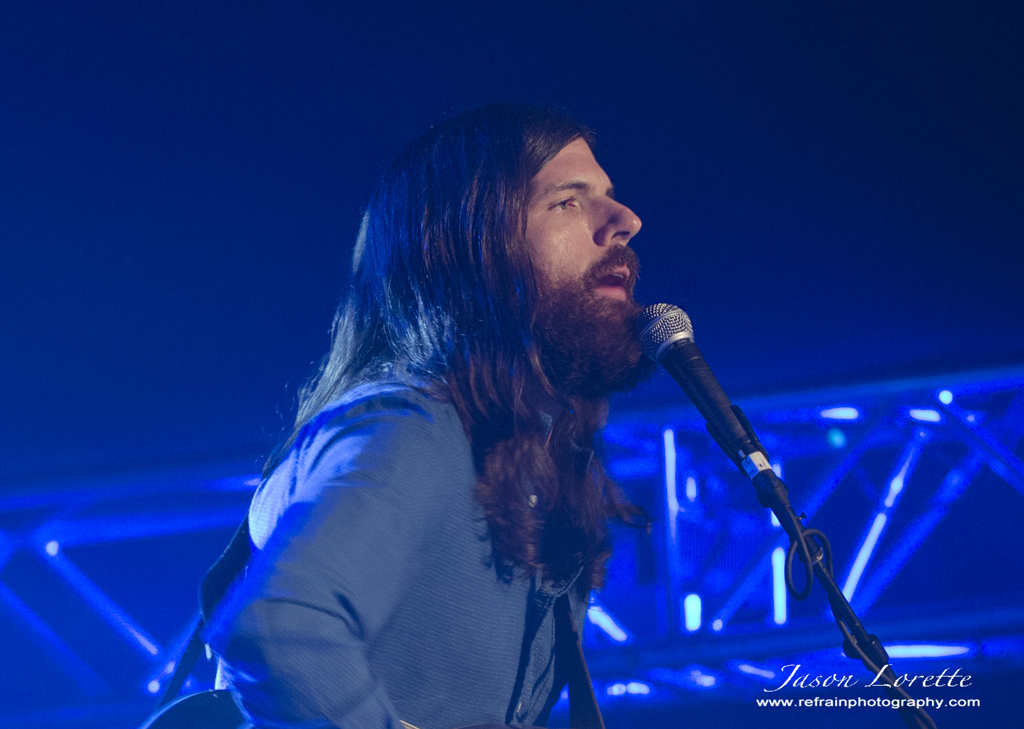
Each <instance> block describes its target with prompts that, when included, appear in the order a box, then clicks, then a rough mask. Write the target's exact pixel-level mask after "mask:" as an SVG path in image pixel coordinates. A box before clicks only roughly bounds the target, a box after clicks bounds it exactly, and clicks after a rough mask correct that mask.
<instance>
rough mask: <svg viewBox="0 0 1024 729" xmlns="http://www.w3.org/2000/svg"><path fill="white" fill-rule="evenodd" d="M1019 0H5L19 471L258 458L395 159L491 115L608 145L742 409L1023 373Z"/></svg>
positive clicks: (5, 433)
mask: <svg viewBox="0 0 1024 729" xmlns="http://www.w3.org/2000/svg"><path fill="white" fill-rule="evenodd" d="M783 6H784V7H783ZM1022 7H1024V6H1022V5H1021V4H1020V3H1014V2H1003V3H998V2H974V1H972V2H960V3H951V2H857V3H840V2H824V3H821V2H798V3H784V4H782V3H738V2H721V1H719V0H716V1H715V2H706V3H697V2H674V3H667V2H666V3H632V4H627V3H621V4H617V5H614V6H613V5H600V4H587V3H571V4H560V3H533V2H527V3H523V2H517V3H507V2H498V3H491V4H485V3H469V2H467V3H441V4H432V3H407V4H406V3H377V4H370V3H366V4H360V5H356V4H352V3H324V2H291V3H266V2H214V3H170V2H152V1H151V2H146V3H128V2H120V3H114V2H90V3H86V2H67V3H65V2H60V3H58V2H53V1H52V0H30V1H25V0H6V1H5V2H4V3H3V4H2V6H0V245H2V250H3V256H2V259H0V260H2V264H0V312H2V314H0V316H2V330H0V347H2V354H0V357H2V359H0V366H2V369H0V406H2V418H0V428H2V430H0V476H2V478H3V480H4V481H5V482H6V483H7V484H8V485H11V484H14V485H16V486H19V487H25V486H29V487H31V486H32V484H42V483H46V482H52V481H54V480H60V479H62V478H65V477H67V476H70V475H76V474H83V473H88V472H93V473H95V472H102V471H104V470H111V469H122V468H125V467H128V466H133V467H134V466H136V465H157V466H159V464H162V463H163V464H166V463H180V462H184V461H197V460H202V459H204V458H214V457H216V458H223V457H224V456H225V454H232V455H234V456H237V458H239V459H240V460H241V461H242V462H245V463H249V464H251V466H252V470H256V467H257V466H256V464H257V463H258V459H259V456H260V455H261V454H263V455H265V454H266V453H267V451H268V450H269V448H270V447H271V446H272V444H273V443H274V442H275V441H276V440H277V438H278V437H279V435H280V433H281V429H282V427H283V426H284V424H285V423H286V422H287V421H289V420H290V418H291V415H292V412H293V407H294V397H295V391H296V388H297V387H298V385H299V384H300V383H301V382H302V381H303V380H304V379H305V378H306V377H307V376H308V375H309V374H310V372H311V371H312V367H313V363H314V362H315V361H316V360H318V359H319V357H320V356H321V355H322V354H323V352H324V351H325V350H326V347H327V344H328V329H329V326H330V322H331V317H332V313H333V309H334V306H335V304H336V302H337V300H338V298H339V296H340V294H341V292H342V290H343V287H344V285H345V278H346V269H347V264H348V256H349V251H350V249H351V242H352V240H353V239H354V237H355V234H356V230H357V228H358V222H359V216H360V211H361V208H362V206H363V205H364V204H365V201H366V199H367V195H368V191H369V188H370V186H371V184H372V182H373V180H374V177H375V175H376V173H377V170H378V169H379V166H380V165H381V164H382V163H384V162H385V161H387V160H388V159H389V158H390V157H392V156H393V155H394V154H395V153H396V152H397V151H398V150H399V149H400V148H401V146H402V145H403V144H404V143H405V142H406V141H408V140H409V139H410V138H412V137H413V136H415V135H417V134H418V133H420V132H421V131H422V130H423V129H425V128H426V127H427V126H428V125H430V124H431V123H434V122H436V121H437V120H439V119H441V118H444V117H445V116H447V115H450V114H452V113H454V112H456V111H459V110H461V109H464V108H466V107H469V106H473V105H476V104H478V103H483V102H486V101H493V100H525V101H533V102H542V103H555V104H559V105H563V106H565V107H567V108H569V109H570V110H571V111H573V112H574V113H576V114H577V115H579V116H580V117H581V118H582V119H583V120H584V121H586V122H588V123H589V124H590V125H591V126H593V128H594V129H595V130H596V132H597V135H598V147H597V156H598V159H599V160H600V161H601V163H602V164H603V165H604V166H605V168H606V169H607V170H608V172H609V174H610V175H611V177H612V179H613V181H614V182H615V185H616V188H617V191H618V195H619V198H620V199H622V200H623V201H624V202H626V203H627V204H628V205H629V206H630V207H632V208H633V209H634V210H635V211H636V212H637V213H638V214H639V215H640V217H641V218H642V219H643V221H644V230H643V231H642V232H641V234H640V235H639V237H638V238H636V239H635V243H634V245H635V248H636V250H637V251H638V253H639V254H640V257H641V260H642V261H643V264H644V268H643V273H642V277H641V278H642V281H641V284H640V287H639V288H638V292H637V293H638V297H639V298H641V299H642V300H644V301H648V302H654V301H661V300H664V301H669V302H672V303H676V304H678V305H680V306H682V307H683V308H684V309H686V310H687V311H689V312H690V314H691V315H692V317H693V319H694V322H695V324H696V330H697V337H698V342H699V343H700V344H701V346H702V349H703V350H704V352H705V354H706V356H707V357H708V359H709V361H710V362H711V364H712V366H713V367H714V368H715V370H716V372H717V373H718V375H719V379H720V380H722V382H723V384H724V385H725V387H726V389H727V391H730V392H733V393H737V394H741V395H742V394H744V393H746V394H761V393H765V392H772V391H779V390H786V389H801V388H804V387H809V386H811V385H817V384H825V383H845V382H853V381H860V380H870V379H879V378H890V377H904V376H912V375H920V374H929V373H935V372H953V371H963V370H970V369H977V368H982V367H988V366H993V365H1000V364H1007V363H1020V362H1024V334H1022V329H1021V321H1022V318H1024V293H1022V287H1021V284H1020V279H1021V274H1022V272H1024V220H1022V219H1024V175H1022V170H1024V134H1022V132H1024V124H1022V118H1024V74H1022V65H1024V64H1022V58H1021V55H1022V52H1021V48H1022V47H1024V43H1022V38H1024V35H1022V32H1021V31H1022V17H1024V11H1022Z"/></svg>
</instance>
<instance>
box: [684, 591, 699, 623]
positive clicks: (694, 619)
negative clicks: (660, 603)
mask: <svg viewBox="0 0 1024 729" xmlns="http://www.w3.org/2000/svg"><path fill="white" fill-rule="evenodd" d="M683 616H684V619H685V621H686V629H687V630H688V631H690V632H691V633H693V632H695V631H697V630H700V595H697V594H694V593H690V594H689V595H687V596H686V597H685V598H684V599H683Z"/></svg>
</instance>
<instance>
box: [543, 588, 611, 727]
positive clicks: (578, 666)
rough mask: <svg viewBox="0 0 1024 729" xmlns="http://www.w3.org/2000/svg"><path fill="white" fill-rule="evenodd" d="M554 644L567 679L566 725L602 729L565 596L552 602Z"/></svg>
mask: <svg viewBox="0 0 1024 729" xmlns="http://www.w3.org/2000/svg"><path fill="white" fill-rule="evenodd" d="M555 643H556V644H557V645H556V650H557V651H558V656H559V657H560V658H562V659H563V660H564V661H565V666H566V669H567V670H566V673H567V675H568V677H569V726H571V727H572V728H573V729H605V727H604V719H603V718H602V717H601V708H600V707H599V706H598V705H597V696H595V695H594V684H593V683H592V682H591V680H590V671H589V670H587V660H586V659H585V658H584V657H583V643H582V642H581V641H580V634H579V633H578V632H576V625H575V623H574V622H573V619H572V608H571V607H570V605H569V596H568V595H562V596H561V597H559V598H558V599H557V600H555Z"/></svg>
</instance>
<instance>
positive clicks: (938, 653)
mask: <svg viewBox="0 0 1024 729" xmlns="http://www.w3.org/2000/svg"><path fill="white" fill-rule="evenodd" d="M885 652H886V653H888V654H889V657H890V658H943V657H945V656H964V655H967V654H969V653H970V652H971V647H970V646H967V645H938V644H933V643H919V644H915V645H887V646H886V647H885Z"/></svg>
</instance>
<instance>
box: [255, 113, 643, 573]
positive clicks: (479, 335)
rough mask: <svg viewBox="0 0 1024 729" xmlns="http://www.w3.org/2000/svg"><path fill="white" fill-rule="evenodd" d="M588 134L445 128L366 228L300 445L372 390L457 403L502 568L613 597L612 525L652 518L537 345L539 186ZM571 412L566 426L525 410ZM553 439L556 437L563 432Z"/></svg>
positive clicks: (394, 171)
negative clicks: (593, 587) (398, 388)
mask: <svg viewBox="0 0 1024 729" xmlns="http://www.w3.org/2000/svg"><path fill="white" fill-rule="evenodd" d="M580 138H582V139H584V140H586V141H587V143H588V144H591V145H593V135H592V133H591V132H590V130H589V129H587V128H586V127H585V126H583V125H582V124H580V123H579V122H577V121H576V120H575V119H573V118H572V117H570V116H568V115H567V114H565V113H563V112H561V111H558V110H555V109H549V108H543V107H535V106H528V105H523V104H496V105H489V106H484V107H481V108H478V109H474V110H471V111H468V112H465V113H463V114H461V115H459V116H456V117H454V118H452V119H450V120H448V121H446V122H443V123H441V124H439V125H437V126H435V127H433V128H432V129H430V130H429V131H427V132H426V133H425V134H424V135H422V136H421V137H419V138H418V139H416V140H415V141H414V142H413V143H412V144H410V145H409V146H408V147H407V148H406V149H405V151H404V152H402V154H401V155H400V156H399V157H398V159H397V160H396V161H395V162H394V163H393V164H392V165H391V166H390V167H389V168H388V169H387V170H386V171H385V172H384V174H383V175H382V177H381V179H380V182H379V183H378V184H377V186H376V188H375V190H374V192H373V194H372V196H371V198H370V202H369V205H368V207H367V210H366V214H365V216H364V218H363V225H362V228H361V230H360V235H359V240H358V241H357V246H356V251H355V254H354V257H353V272H352V282H351V286H350V287H349V290H348V293H347V295H346V297H345V298H344V299H343V301H342V303H341V305H340V306H339V308H338V313H337V315H336V318H335V322H334V328H333V334H332V340H333V341H332V346H331V350H330V353H329V354H328V356H327V357H326V359H325V360H324V361H323V362H322V363H321V366H320V369H319V371H318V373H317V374H316V376H315V377H314V378H313V379H312V380H311V381H310V382H309V384H308V385H307V386H306V387H305V388H304V389H303V390H302V392H301V393H300V401H299V411H298V415H297V417H296V421H295V427H294V429H293V430H292V433H291V436H290V437H289V438H288V439H287V440H286V441H285V442H284V443H282V445H281V447H279V448H278V449H277V451H275V453H274V454H273V455H272V456H271V458H270V459H269V460H268V462H267V464H266V467H265V469H264V473H265V474H269V473H270V472H271V471H272V470H273V468H274V467H275V466H276V464H277V463H278V462H279V461H280V459H281V457H282V455H283V454H284V452H285V451H286V450H287V449H288V448H289V447H290V446H291V445H292V444H293V443H294V441H295V438H296V437H297V434H298V432H299V430H300V429H301V428H302V426H303V425H304V424H305V423H306V422H307V421H309V420H310V419H311V418H312V417H313V416H315V415H316V414H317V413H318V412H320V410H322V409H323V408H324V407H325V406H326V405H327V404H328V403H330V402H331V401H333V400H335V399H337V398H338V397H339V396H340V395H341V394H343V393H344V392H345V391H346V390H348V389H350V388H351V387H353V386H354V385H356V384H358V383H360V382H366V381H370V380H375V379H381V378H391V379H394V378H398V379H404V380H405V381H407V382H409V383H410V384H413V385H414V386H417V387H420V388H423V389H426V390H427V391H429V392H430V393H431V394H432V395H434V396H435V397H439V398H444V399H446V400H448V401H450V402H451V403H452V404H453V405H454V406H455V408H456V409H457V411H458V413H459V416H460V418H461V420H462V424H463V426H464V428H465V431H466V434H467V437H468V438H469V440H470V443H471V446H472V451H473V454H474V459H475V465H476V469H477V474H478V477H479V482H478V484H477V486H476V491H475V497H476V499H477V500H478V501H479V502H480V504H481V505H482V506H483V508H484V512H485V514H486V517H487V521H488V526H489V529H490V533H491V537H492V540H493V545H494V556H495V565H496V566H497V568H498V569H499V573H501V574H502V575H503V576H504V577H506V578H511V577H512V575H513V574H514V572H515V568H516V567H518V568H521V569H522V570H523V571H524V572H525V573H526V574H528V575H532V574H537V573H541V574H543V575H544V576H546V577H549V578H552V579H564V578H567V577H570V576H571V575H572V574H575V572H576V571H578V570H579V569H580V568H585V569H587V570H589V577H590V581H591V584H598V583H599V582H600V580H601V575H602V574H603V564H604V561H605V559H606V557H607V555H608V553H609V543H608V531H607V524H606V522H607V520H608V519H609V518H610V517H623V518H626V519H629V518H631V517H632V516H633V515H635V514H636V513H637V511H638V510H636V509H635V508H634V507H632V506H630V505H629V504H628V503H626V502H625V500H624V499H623V498H622V497H621V495H620V493H619V491H618V489H617V487H616V486H615V484H614V483H613V482H611V481H610V480H609V479H608V478H607V477H606V476H605V475H604V471H603V470H602V468H601V465H600V462H599V461H598V459H597V458H593V457H592V454H593V451H592V448H593V438H594V433H595V431H596V429H597V428H598V427H599V426H600V423H601V420H602V419H603V412H604V402H603V401H597V400H586V399H582V398H569V397H567V396H566V395H565V394H563V393H558V392H556V391H555V389H554V388H553V386H552V385H551V383H550V381H549V379H548V377H547V376H546V374H545V370H544V367H543V363H542V353H541V351H540V348H539V346H538V344H537V341H536V337H535V336H534V332H533V327H534V324H535V321H536V312H537V301H538V290H537V275H536V273H535V271H534V268H533V266H532V264H531V261H530V256H529V251H528V247H527V244H526V240H525V229H526V206H527V191H528V186H529V182H530V180H531V179H532V178H533V176H534V175H536V174H537V172H539V171H540V169H541V168H542V167H543V166H544V165H545V164H546V163H547V162H548V161H549V160H550V159H551V158H552V157H554V156H555V155H556V154H557V153H558V152H559V150H561V149H562V148H563V147H565V145H567V144H568V143H569V142H571V141H573V140H575V139H580ZM527 383H536V385H539V386H540V387H541V388H542V389H544V390H546V391H547V392H548V394H549V395H552V396H554V397H555V398H557V399H559V400H561V402H562V404H563V406H564V410H563V411H562V414H561V416H560V417H559V418H558V419H557V421H556V422H555V423H554V424H553V425H552V424H551V423H550V422H549V421H545V416H544V415H543V414H542V413H541V412H540V411H539V410H538V409H537V407H536V406H535V405H534V404H532V403H531V401H530V398H528V397H525V396H524V391H525V390H526V388H527ZM549 426H550V429H549Z"/></svg>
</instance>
